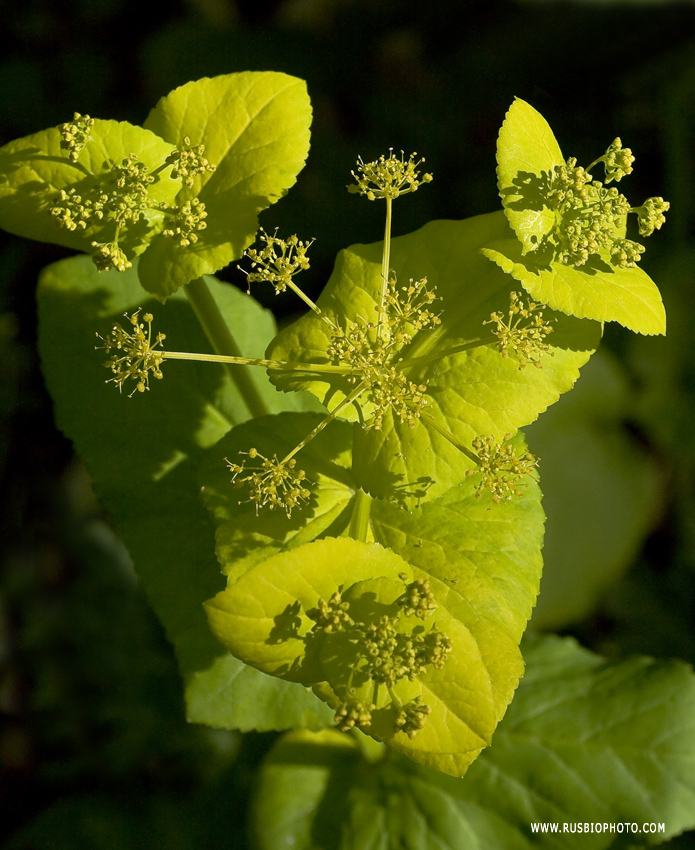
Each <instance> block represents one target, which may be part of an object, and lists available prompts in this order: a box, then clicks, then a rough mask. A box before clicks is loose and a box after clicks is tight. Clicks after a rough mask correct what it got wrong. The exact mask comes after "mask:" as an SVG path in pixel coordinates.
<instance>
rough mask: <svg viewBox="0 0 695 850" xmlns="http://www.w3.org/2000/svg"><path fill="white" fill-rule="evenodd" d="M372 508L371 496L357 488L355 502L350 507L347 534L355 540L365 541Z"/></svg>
mask: <svg viewBox="0 0 695 850" xmlns="http://www.w3.org/2000/svg"><path fill="white" fill-rule="evenodd" d="M371 509H372V497H371V496H370V495H369V494H368V493H365V492H364V490H361V489H360V490H358V491H357V493H356V495H355V504H354V506H353V508H352V516H351V517H350V525H349V527H348V535H349V536H350V537H353V538H354V539H355V540H361V541H362V543H366V542H367V533H368V531H369V514H370V511H371Z"/></svg>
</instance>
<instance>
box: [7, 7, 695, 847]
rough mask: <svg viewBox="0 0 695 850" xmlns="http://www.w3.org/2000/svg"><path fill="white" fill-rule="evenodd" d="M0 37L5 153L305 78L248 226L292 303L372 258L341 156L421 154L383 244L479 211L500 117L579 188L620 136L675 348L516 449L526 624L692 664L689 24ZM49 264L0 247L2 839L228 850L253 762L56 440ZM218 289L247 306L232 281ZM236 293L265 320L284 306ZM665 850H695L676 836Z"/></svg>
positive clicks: (412, 15) (598, 13) (645, 342)
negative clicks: (654, 207)
mask: <svg viewBox="0 0 695 850" xmlns="http://www.w3.org/2000/svg"><path fill="white" fill-rule="evenodd" d="M0 13H1V17H0V21H1V22H2V23H1V24H0V145H1V144H5V143H6V142H8V141H10V140H11V139H13V138H16V137H19V136H23V135H26V134H29V133H31V132H34V131H36V130H39V129H42V128H44V127H48V126H52V125H55V124H58V123H61V122H63V121H65V120H68V119H69V118H70V117H71V116H72V113H73V112H74V111H75V110H77V111H80V112H83V113H85V112H86V113H89V114H91V115H93V116H98V117H103V118H117V119H121V120H128V121H131V122H134V123H141V122H142V121H143V120H144V118H145V116H146V115H147V112H148V110H149V108H150V107H151V106H153V105H154V104H155V103H156V101H157V99H158V98H159V97H160V96H162V95H164V94H166V93H167V92H168V91H169V90H170V89H172V88H174V87H175V86H177V85H180V84H182V83H184V82H187V81H188V80H190V79H195V78H198V77H201V76H212V75H215V74H222V73H229V72H232V71H242V70H278V71H285V72H287V73H290V74H295V75H297V76H300V77H303V78H304V79H306V80H307V82H308V86H309V92H310V95H311V97H312V100H313V104H314V110H315V117H314V125H313V143H312V151H311V154H310V158H309V162H308V164H307V167H306V169H305V170H304V171H303V172H302V173H301V174H300V177H299V182H298V184H297V186H296V187H295V188H294V189H293V190H292V191H291V192H290V193H289V195H288V196H287V198H285V199H283V200H282V201H281V202H280V203H279V204H278V205H277V206H276V207H273V208H271V210H269V211H268V212H267V213H265V214H264V216H263V217H262V223H263V224H264V225H265V227H266V228H267V229H270V228H274V227H275V226H279V227H280V229H281V231H282V232H283V233H291V232H296V233H298V234H299V235H300V237H301V238H304V237H316V239H317V242H316V244H315V246H314V248H313V251H312V272H311V278H310V280H309V281H307V282H306V286H307V288H308V290H309V291H310V292H311V293H312V294H314V295H315V294H316V293H317V292H318V291H319V290H320V288H321V286H322V284H323V283H324V282H325V280H326V279H327V278H328V276H329V274H330V271H331V267H332V263H333V258H334V257H335V254H336V252H337V250H339V249H340V248H341V247H344V246H346V245H349V244H351V243H353V242H360V241H361V242H370V241H375V240H376V239H378V238H379V235H380V233H381V227H382V223H381V211H380V210H379V209H378V208H377V205H370V204H366V203H364V202H363V201H361V200H360V199H358V198H356V197H355V196H350V195H348V194H347V192H345V191H344V187H345V184H346V183H347V182H348V180H349V172H350V169H351V168H352V167H353V166H354V161H355V159H356V157H357V155H358V154H361V155H362V156H363V157H364V158H365V159H367V158H373V157H375V156H377V155H378V154H380V153H382V152H384V151H386V150H387V149H388V148H389V147H390V146H393V147H394V148H395V149H396V150H400V149H401V148H402V149H404V150H405V151H406V153H408V152H410V151H412V150H416V151H418V152H419V153H420V154H421V155H424V156H426V158H427V168H428V170H431V171H432V172H433V173H434V175H435V182H434V183H433V184H432V185H431V186H428V187H426V189H424V190H423V191H422V192H418V193H417V194H416V195H415V196H413V197H412V198H409V199H408V201H407V202H406V203H404V204H403V205H402V206H398V207H397V209H396V217H395V223H394V227H395V232H396V234H398V233H406V232H409V231H410V230H413V229H415V228H417V227H419V226H420V225H422V224H424V223H425V222H426V221H428V220H430V219H433V218H464V217H466V216H470V215H475V214H478V213H485V212H490V211H492V210H494V209H497V208H498V207H499V199H498V195H497V189H496V183H495V172H494V168H495V159H494V155H495V141H496V135H497V131H498V128H499V126H500V124H501V122H502V120H503V118H504V114H505V112H506V109H507V108H508V106H509V104H510V103H511V101H512V100H513V98H514V97H515V96H519V97H522V98H523V99H525V100H527V101H529V102H530V103H531V104H532V105H534V106H535V107H536V108H537V109H538V110H539V111H540V112H541V113H543V114H544V116H545V117H546V118H547V119H548V121H549V122H550V124H551V126H552V127H553V129H554V131H555V133H556V135H557V137H558V139H559V141H560V144H561V146H562V148H563V151H564V152H565V155H567V156H569V155H574V156H576V157H578V159H579V162H580V163H582V162H584V163H587V162H590V161H592V160H593V159H594V158H595V157H596V156H598V155H600V154H601V153H602V152H603V151H604V150H605V148H606V146H607V145H608V144H609V143H610V142H611V141H612V139H613V138H614V137H615V136H616V135H620V136H621V138H622V139H623V142H624V144H625V145H629V146H630V147H631V148H632V149H633V152H634V153H635V154H636V156H637V163H636V169H635V173H634V174H633V175H632V176H631V177H630V178H629V179H628V180H627V181H626V182H625V184H624V185H625V186H626V187H627V188H626V189H625V190H623V191H625V192H626V193H627V194H628V196H629V197H630V198H631V199H632V200H633V202H634V203H636V204H638V203H641V202H642V200H643V199H644V198H645V197H647V196H650V195H663V196H664V197H666V198H667V199H668V200H670V201H671V212H670V215H669V216H668V217H667V224H666V227H665V228H664V230H663V231H662V232H661V233H659V234H658V235H656V236H654V237H652V239H651V240H650V242H649V246H648V247H649V250H648V253H647V255H646V259H645V260H644V262H643V266H644V267H645V269H646V270H647V271H648V272H649V273H650V274H651V275H652V277H653V278H654V279H655V280H656V281H657V283H658V284H659V285H660V287H661V289H662V292H663V295H664V300H665V302H666V307H667V313H668V316H669V332H668V336H667V337H666V338H664V339H662V338H659V339H652V338H649V339H636V338H633V337H632V336H630V335H629V334H627V333H623V332H622V331H621V330H620V329H617V328H615V327H608V328H607V329H606V336H605V344H604V346H603V347H602V354H601V355H600V356H599V357H596V358H594V360H592V363H591V364H590V366H589V367H588V368H587V370H586V374H585V375H584V376H583V377H582V379H581V381H580V383H579V384H578V386H577V389H576V391H575V392H573V393H571V394H569V395H568V396H567V397H566V398H565V399H564V400H563V401H562V402H561V403H560V404H558V405H557V406H556V407H555V408H553V409H552V410H551V411H550V412H549V413H548V414H547V415H546V416H545V417H543V418H542V419H541V420H540V421H539V422H538V423H537V424H536V425H534V426H532V427H531V428H529V440H530V442H531V445H532V447H533V448H534V450H536V451H537V452H538V453H539V454H540V455H541V457H542V459H543V465H542V468H541V469H542V476H543V487H544V491H545V492H546V500H545V506H546V510H547V513H548V516H549V524H548V536H547V544H546V561H547V567H546V575H545V576H544V580H543V585H542V597H541V603H540V604H539V607H538V610H537V613H536V616H535V619H534V626H535V627H536V628H539V629H554V630H559V631H561V632H563V633H573V634H575V635H577V636H578V637H579V639H580V640H581V641H582V642H583V643H584V644H585V645H587V646H589V647H590V648H592V649H594V650H596V651H598V652H601V653H603V654H605V655H609V656H620V655H624V654H628V653H632V652H640V653H646V654H650V655H657V656H674V657H680V658H685V659H686V660H688V661H690V662H693V661H695V486H694V480H693V479H694V476H695V429H694V428H693V422H694V421H695V417H694V414H695V364H694V358H693V343H692V328H693V322H694V320H695V299H694V298H693V294H692V293H693V287H694V285H695V273H694V271H693V269H694V267H695V242H694V237H695V191H694V188H695V144H694V142H695V4H693V3H692V2H689V3H686V2H680V3H678V2H668V0H651V2H648V0H642V1H641V2H637V0H620V2H619V1H618V0H614V2H607V0H584V2H581V1H580V0H575V2H568V1H567V0H564V2H563V0H430V2H427V3H424V2H421V3H415V2H411V0H400V2H398V3H393V2H388V0H266V2H259V0H236V2H235V0H187V2H186V0H169V2H168V3H166V4H161V5H159V6H157V5H156V4H152V5H148V6H147V7H146V11H145V6H144V5H143V4H142V3H136V2H135V1H134V0H23V2H22V3H17V2H16V0H0ZM621 189H622V185H621ZM63 256H65V252H64V251H63V249H61V248H57V247H54V246H49V245H38V244H35V243H29V242H25V241H23V240H21V239H18V238H15V237H10V236H6V235H5V234H2V233H0V492H1V498H2V511H1V512H0V563H1V565H2V576H1V584H0V594H1V595H0V788H1V797H0V806H1V807H2V809H1V810H0V833H1V839H0V840H3V841H4V840H5V839H6V840H7V845H6V846H7V847H8V848H14V850H49V848H51V850H63V848H74V847H77V846H79V847H80V848H81V850H82V849H83V848H84V850H92V848H93V850H126V849H127V850H130V848H136V850H137V848H141V847H142V848H145V847H152V846H155V847H157V848H159V849H160V850H168V848H172V850H173V848H176V850H188V848H191V850H193V848H196V850H198V848H206V847H212V846H217V847H234V848H243V847H245V846H246V843H245V841H246V840H245V837H244V810H245V805H246V800H247V797H248V793H249V787H250V785H251V783H252V776H253V772H254V769H255V766H256V764H257V763H258V760H259V758H260V757H261V756H262V755H263V753H264V752H266V751H267V749H268V747H269V746H270V744H271V743H272V740H273V736H272V735H245V736H240V735H237V734H236V733H234V732H220V731H212V730H209V729H204V728H196V727H191V726H188V725H187V724H186V723H185V720H184V714H183V705H182V698H181V689H180V687H179V682H178V679H177V673H176V670H175V665H174V661H173V658H172V654H171V652H170V650H169V648H168V645H167V644H166V641H165V639H164V637H163V634H162V631H161V629H160V627H159V625H158V623H157V622H156V621H155V619H154V617H153V615H152V614H151V613H150V612H149V609H148V607H147V603H146V601H145V600H144V598H143V597H142V595H141V593H140V592H139V590H138V587H137V583H136V580H135V578H134V574H133V571H132V567H131V565H130V562H129V559H128V555H127V553H126V552H125V551H124V549H123V548H122V546H121V545H120V543H119V541H118V538H117V536H116V535H115V533H114V532H113V530H112V529H111V527H110V526H109V523H108V519H107V518H106V517H104V516H103V514H102V512H101V510H100V507H99V505H98V504H97V503H96V501H95V499H94V497H93V496H92V494H91V491H90V487H89V481H88V478H87V475H86V473H85V472H84V469H83V468H82V466H81V464H80V462H79V460H78V459H76V458H75V457H74V456H73V453H72V450H71V446H70V444H69V443H68V442H67V441H66V440H65V438H63V437H62V436H61V434H60V433H59V432H58V431H57V430H56V429H55V426H54V424H53V419H52V406H51V401H50V399H49V398H48V396H47V394H46V391H45V389H44V386H43V382H42V378H41V372H40V364H39V363H38V357H37V354H36V315H35V303H34V289H35V283H36V279H37V275H38V272H39V270H40V269H41V267H42V266H44V265H45V264H47V263H50V262H53V261H55V260H58V259H61V258H62V257H63ZM221 276H222V277H223V278H225V279H227V280H229V281H230V283H232V284H233V285H239V286H244V279H243V276H242V275H241V274H240V273H239V272H238V271H236V270H235V269H233V268H232V269H229V270H227V271H226V272H224V273H223V274H222V275H221ZM312 290H313V291H312ZM254 295H256V296H258V297H259V298H260V299H261V300H262V301H263V302H264V303H265V304H266V305H268V306H271V307H272V308H273V309H274V310H275V311H276V313H277V315H278V316H279V317H280V319H281V320H284V319H285V318H286V317H287V316H288V315H289V311H290V310H291V309H293V308H294V305H293V303H292V302H291V301H290V300H289V299H284V297H283V296H279V297H275V296H272V295H271V297H270V298H269V297H268V295H267V293H264V292H263V291H262V290H258V291H255V292H254ZM65 332H66V333H69V332H70V329H69V328H66V329H65ZM85 356H90V352H85ZM154 509H155V507H154V506H153V510H154ZM76 831H77V832H76ZM76 834H77V836H78V838H79V840H77V842H76ZM672 844H673V846H678V847H695V842H693V840H692V837H688V836H684V837H681V838H680V839H677V840H675V841H674V842H672Z"/></svg>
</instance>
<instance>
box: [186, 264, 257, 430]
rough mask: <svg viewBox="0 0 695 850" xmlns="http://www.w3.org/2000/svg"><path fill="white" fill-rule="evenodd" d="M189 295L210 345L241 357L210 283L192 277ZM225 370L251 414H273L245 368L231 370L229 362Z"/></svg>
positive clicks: (222, 351) (229, 355) (187, 290)
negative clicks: (211, 290) (209, 285)
mask: <svg viewBox="0 0 695 850" xmlns="http://www.w3.org/2000/svg"><path fill="white" fill-rule="evenodd" d="M185 292H186V296H187V297H188V301H189V303H190V305H191V307H192V308H193V312H194V313H195V314H196V316H197V317H198V321H199V322H200V324H201V325H202V327H203V330H204V331H205V335H206V336H207V338H208V340H209V341H210V344H211V345H212V347H213V349H214V351H215V352H216V353H217V354H218V355H224V356H226V357H240V356H241V351H240V350H239V346H238V345H237V344H236V340H235V339H234V337H233V336H232V333H231V331H230V330H229V327H228V326H227V323H226V322H225V320H224V317H223V316H222V313H221V312H220V308H219V307H218V306H217V302H216V301H215V299H214V298H213V297H212V293H211V292H210V289H209V288H208V285H207V283H205V281H204V280H203V278H202V277H198V278H196V279H195V280H192V281H191V282H190V283H189V284H188V286H186V287H185ZM225 365H226V369H227V372H228V374H229V377H230V378H231V380H232V383H233V384H234V385H235V386H236V388H237V389H238V390H239V393H240V394H241V397H242V398H243V400H244V402H245V404H246V407H247V408H248V410H249V413H250V414H251V416H252V417H255V416H266V415H267V414H269V413H272V411H271V410H270V408H269V407H268V406H267V405H266V403H265V402H264V401H263V398H262V396H261V394H260V392H259V390H258V387H257V386H256V385H255V383H254V382H253V380H252V379H251V375H250V373H249V372H248V370H246V369H232V368H231V364H229V363H227V364H225Z"/></svg>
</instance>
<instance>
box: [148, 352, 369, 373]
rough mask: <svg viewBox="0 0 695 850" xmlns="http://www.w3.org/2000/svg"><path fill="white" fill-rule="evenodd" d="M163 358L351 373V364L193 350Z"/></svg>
mask: <svg viewBox="0 0 695 850" xmlns="http://www.w3.org/2000/svg"><path fill="white" fill-rule="evenodd" d="M162 355H163V357H164V359H165V360H196V361H201V362H204V363H224V364H228V365H231V366H265V367H266V368H267V369H279V370H284V371H291V372H318V373H321V374H324V373H325V374H327V375H351V374H352V373H353V372H354V369H353V368H352V366H338V365H334V364H331V363H301V362H300V361H298V360H266V359H264V358H261V357H229V356H228V355H226V354H200V353H198V352H195V351H162Z"/></svg>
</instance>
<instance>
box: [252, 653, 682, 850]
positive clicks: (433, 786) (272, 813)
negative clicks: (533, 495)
mask: <svg viewBox="0 0 695 850" xmlns="http://www.w3.org/2000/svg"><path fill="white" fill-rule="evenodd" d="M525 656H526V661H527V673H526V676H525V678H524V679H523V680H522V682H521V684H520V686H519V690H518V693H517V696H516V699H515V700H514V702H513V703H512V705H511V707H510V709H509V711H508V712H507V715H506V717H505V718H504V720H503V721H502V723H501V724H500V726H499V728H498V730H497V732H496V734H495V736H494V739H493V743H492V746H491V747H489V748H488V749H487V750H485V751H484V752H483V753H482V755H481V756H480V758H479V759H478V760H477V762H476V763H475V764H474V765H473V766H472V767H471V769H470V770H469V771H468V773H467V774H466V776H465V777H464V778H463V779H453V778H451V777H448V776H444V775H442V774H438V773H434V772H432V771H430V770H428V769H426V768H423V767H421V766H419V765H415V764H413V763H412V762H409V761H407V760H405V759H393V758H392V759H390V760H383V761H378V762H376V763H369V762H368V761H367V759H365V757H364V756H363V754H362V752H361V749H360V747H359V744H358V742H357V740H355V739H351V738H348V736H345V735H341V734H340V733H338V732H329V731H324V732H321V733H318V734H316V733H311V732H306V731H300V732H290V733H288V734H286V735H285V736H283V737H282V738H281V739H280V740H279V741H278V743H277V744H276V745H275V747H274V748H273V750H272V751H271V752H270V754H269V756H268V757H267V758H266V761H265V763H264V765H263V767H262V770H261V775H260V781H259V783H258V786H257V790H256V794H255V797H254V799H253V803H252V810H251V820H252V828H253V832H254V837H255V838H256V840H257V842H258V846H259V848H260V850H277V848H280V847H287V846H292V847H295V848H296V850H309V848H311V850H319V848H320V850H338V848H343V847H350V848H352V850H363V848H364V850H367V848H370V850H371V848H372V847H380V848H383V850H397V848H401V847H403V846H408V847H409V848H412V850H430V848H433V847H436V848H443V850H497V848H499V847H504V848H510V850H530V848H535V847H541V848H568V850H570V848H574V847H576V848H583V847H589V848H592V850H601V848H607V847H609V846H613V845H614V844H615V842H616V839H618V840H619V839H621V838H622V840H623V841H626V840H627V841H629V842H630V843H631V845H635V844H653V843H659V842H661V841H664V840H665V839H667V838H670V837H672V836H674V835H677V834H679V833H680V832H681V831H682V830H684V829H689V828H692V827H693V826H695V814H694V813H695V725H694V722H693V717H695V712H694V709H695V676H693V672H692V670H691V669H690V668H689V667H688V666H687V665H685V664H683V663H681V662H664V661H654V660H653V659H649V658H632V659H627V660H624V661H618V662H608V661H605V660H604V659H602V658H600V657H599V656H596V655H594V654H592V653H590V652H588V651H586V650H583V649H581V648H580V647H578V646H577V645H576V643H575V642H574V641H573V640H571V639H558V638H543V639H536V640H535V641H533V642H530V643H528V644H527V645H525ZM534 823H541V824H544V823H557V824H558V825H559V831H558V832H557V833H556V834H553V833H551V832H540V831H533V829H532V824H534ZM585 823H588V824H596V825H598V824H600V825H601V828H602V831H601V832H598V831H594V832H588V833H586V832H584V831H582V832H581V833H580V832H579V831H578V825H579V824H581V825H582V826H583V825H584V824H585ZM626 823H627V824H628V827H627V829H626V826H625V824H626ZM644 823H647V824H650V823H656V824H664V827H665V831H664V832H656V833H652V834H650V833H648V834H635V833H633V832H632V831H631V830H632V824H637V828H638V829H639V830H641V828H642V824H644ZM372 824H378V825H379V829H380V832H379V833H376V832H373V831H372V830H371V829H370V826H371V825H372ZM603 824H606V825H607V826H606V828H605V831H604V827H603ZM564 825H566V828H564V829H563V827H564ZM610 825H613V826H612V829H611V826H610ZM616 828H617V829H618V830H620V832H617V831H616ZM657 829H658V827H657ZM627 830H629V832H628V831H627ZM377 835H378V836H379V838H378V839H377ZM370 842H374V843H370ZM378 842H380V843H378Z"/></svg>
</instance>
